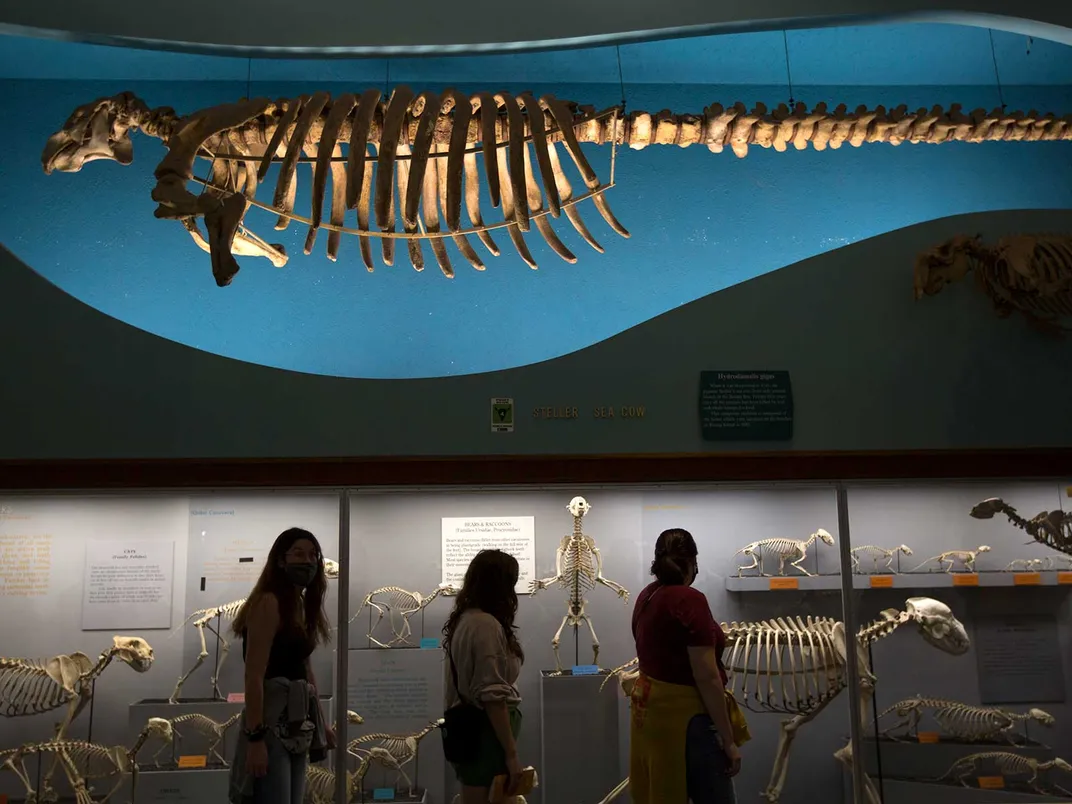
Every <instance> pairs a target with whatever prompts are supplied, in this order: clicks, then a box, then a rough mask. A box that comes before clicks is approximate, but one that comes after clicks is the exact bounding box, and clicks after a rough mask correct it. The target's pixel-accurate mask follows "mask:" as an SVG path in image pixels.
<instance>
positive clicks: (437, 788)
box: [0, 479, 1072, 804]
mask: <svg viewBox="0 0 1072 804" xmlns="http://www.w3.org/2000/svg"><path fill="white" fill-rule="evenodd" d="M578 498H581V499H582V500H583V503H581V502H578ZM1066 499H1067V498H1066V497H1065V486H1064V485H1062V483H1060V482H1059V481H1058V480H1056V479H1055V480H1040V481H1031V482H1028V481H1012V480H1010V481H972V482H967V481H964V482H939V481H933V482H912V483H905V482H899V483H877V482H875V483H850V484H845V485H842V484H835V483H809V484H791V483H765V484H752V485H727V484H721V485H714V484H709V485H661V486H649V487H644V486H637V485H619V486H584V487H582V486H568V487H567V486H544V487H498V488H456V487H450V488H446V487H438V488H430V489H423V488H421V489H418V488H399V489H376V490H372V489H369V490H365V489H361V490H357V489H354V490H345V491H332V492H326V493H325V492H306V491H303V490H278V491H272V492H263V491H227V492H216V493H211V492H202V491H197V492H194V493H186V494H177V493H168V494H163V493H134V492H131V493H123V494H110V495H93V496H89V495H76V494H34V495H29V494H8V495H4V494H0V597H2V598H3V606H4V613H5V616H4V618H3V626H2V627H3V629H4V630H3V635H2V636H3V645H4V647H3V649H2V650H0V653H2V654H3V656H4V657H5V658H3V659H0V714H2V715H3V717H0V756H2V757H3V759H2V760H0V795H4V796H6V797H7V800H9V801H25V800H27V798H32V797H36V800H37V801H48V800H57V799H58V800H62V801H66V800H74V792H73V785H76V784H77V783H78V782H79V780H80V779H83V777H84V781H86V782H87V783H88V786H89V788H90V789H91V790H90V795H91V797H92V800H93V801H100V800H101V799H102V798H103V797H104V796H105V795H106V794H107V793H108V791H110V790H112V789H113V788H114V789H115V791H116V792H115V793H114V795H113V796H112V799H110V800H116V801H133V802H135V804H156V803H157V802H160V803H162V802H176V801H190V802H203V801H223V800H225V797H226V795H227V785H228V772H229V771H228V767H227V763H228V762H229V761H230V759H231V757H232V752H233V750H234V740H235V738H236V736H237V733H238V726H237V725H236V723H235V716H236V715H237V714H239V713H240V712H241V709H242V705H243V696H242V690H243V681H242V666H243V663H242V656H241V641H240V640H238V639H236V637H235V636H234V635H233V633H232V632H231V630H230V623H231V618H233V616H234V613H235V611H236V610H237V605H236V604H237V603H239V602H240V601H241V600H242V599H243V598H244V597H245V596H246V595H247V594H248V593H249V591H250V589H251V588H252V585H253V583H254V581H255V578H256V575H257V573H258V572H259V570H260V568H261V567H262V565H263V562H264V559H265V556H266V554H267V550H268V548H269V547H270V545H271V543H272V541H273V540H274V539H275V537H276V536H277V535H278V534H279V533H280V532H281V531H283V530H285V529H286V528H289V527H292V526H300V527H303V528H306V529H308V530H310V531H312V532H313V533H314V534H315V535H316V536H317V537H318V538H319V540H320V541H321V545H322V549H323V553H324V556H325V558H326V559H329V560H330V561H331V562H332V563H334V562H338V567H337V571H336V569H335V568H334V567H332V568H331V572H330V573H329V577H330V580H329V582H328V583H329V587H328V597H327V606H328V612H329V616H330V619H331V622H332V626H333V628H334V629H335V638H334V639H333V640H332V643H331V644H330V645H327V646H325V647H322V648H320V649H318V651H317V652H316V653H315V654H314V660H313V667H314V671H315V674H316V680H317V686H318V691H319V693H320V694H321V696H322V699H323V704H324V709H325V712H326V713H328V715H329V717H331V718H332V719H333V720H335V721H336V722H338V723H340V725H341V726H342V731H341V733H340V734H339V750H337V751H336V752H334V753H333V755H329V758H328V760H327V761H326V762H324V763H322V764H320V765H315V766H313V767H312V769H311V770H310V771H309V774H310V775H309V780H310V786H309V788H308V798H309V800H314V798H315V800H316V801H318V802H319V801H340V802H341V801H343V800H346V799H347V798H348V800H349V801H354V802H362V801H387V802H428V803H429V804H446V803H447V802H450V801H452V799H453V798H454V796H455V794H456V793H457V792H458V788H457V785H456V783H455V781H454V778H453V774H452V772H451V769H450V768H449V766H447V765H446V763H445V762H444V760H443V755H442V750H441V746H440V737H439V735H438V734H437V727H438V723H439V718H440V717H441V715H442V710H443V685H444V677H445V674H444V664H443V652H442V649H441V638H442V628H443V624H444V622H445V620H446V617H447V615H448V614H449V612H450V610H451V607H452V606H453V603H454V596H453V592H454V591H455V590H456V588H457V587H458V586H459V585H460V583H461V579H462V576H463V574H464V571H465V568H466V566H467V565H468V562H469V560H470V559H471V558H472V556H473V555H475V553H476V552H477V551H478V550H480V549H482V548H485V547H498V548H501V549H504V550H506V551H508V552H510V553H511V554H513V555H514V556H516V557H517V559H518V562H519V565H520V568H521V575H520V579H519V582H518V592H519V595H520V606H519V613H518V624H519V627H520V628H519V634H520V638H521V640H522V643H523V645H524V647H525V652H526V660H525V665H524V669H523V671H522V676H521V680H520V688H521V694H522V698H523V703H522V706H521V708H522V712H523V717H524V719H523V726H522V731H521V737H520V740H519V751H520V754H521V760H522V763H523V764H528V765H532V766H534V767H535V768H536V769H537V771H538V773H539V779H540V786H539V787H538V788H537V789H536V790H535V791H533V793H532V795H530V796H528V800H529V802H532V804H555V803H557V802H561V801H576V802H579V803H580V804H583V803H584V802H589V803H590V804H600V802H604V803H605V804H609V802H610V801H612V800H613V801H618V802H623V803H624V802H628V801H629V790H628V785H626V784H623V782H624V781H625V780H626V779H627V776H628V755H629V716H628V701H627V700H626V698H625V696H624V695H623V693H622V685H621V684H620V682H621V681H622V680H623V679H627V678H628V677H629V674H630V672H631V671H632V669H633V668H632V664H631V663H632V660H633V659H634V656H635V646H634V642H633V638H632V633H631V627H630V622H631V614H632V606H633V601H634V599H635V597H636V595H637V594H638V593H639V592H640V591H641V590H642V589H643V588H644V587H645V586H646V585H647V584H648V583H649V582H650V581H651V577H650V575H649V565H650V563H651V559H652V554H653V549H654V543H655V539H656V538H657V537H658V535H659V533H660V532H662V531H663V530H665V529H668V528H685V529H687V530H689V531H690V532H691V533H692V534H693V536H694V537H695V540H696V542H697V545H698V548H699V576H698V578H697V580H696V582H695V586H696V588H698V589H700V590H701V591H702V592H703V593H704V594H705V595H706V597H707V600H708V602H709V604H710V606H711V610H712V612H713V614H714V616H715V617H716V619H718V620H719V621H720V622H722V623H723V627H724V629H725V630H726V632H727V636H728V641H729V644H728V647H727V650H726V652H725V654H724V661H725V663H726V666H727V669H728V671H729V674H730V688H731V689H732V691H733V692H734V695H735V697H736V698H737V700H738V702H739V703H740V704H741V706H742V707H744V709H745V713H746V716H747V718H748V722H749V727H750V730H751V733H752V739H751V741H749V742H748V743H747V744H745V745H744V746H743V747H742V754H743V756H744V762H743V767H742V771H741V773H740V775H739V776H738V777H737V778H736V788H737V795H738V797H739V798H741V799H742V800H747V799H748V798H750V797H755V796H761V797H764V798H765V800H767V801H771V802H773V801H780V802H784V803H785V804H803V802H806V801H812V800H815V799H816V798H817V797H821V798H822V800H824V801H839V800H842V801H850V802H851V801H858V802H860V803H861V804H865V803H866V804H873V803H874V802H878V801H881V802H883V804H899V803H900V802H907V801H909V800H911V801H912V802H913V804H919V803H920V802H925V801H936V802H937V801H943V802H946V801H953V802H956V801H965V802H969V801H970V802H987V801H995V802H997V801H1018V802H1031V801H1053V800H1065V799H1067V798H1070V797H1072V795H1070V794H1069V792H1068V790H1070V789H1072V769H1070V767H1069V765H1068V764H1067V763H1066V761H1065V758H1067V757H1068V755H1069V754H1072V750H1070V747H1069V743H1070V741H1072V725H1070V723H1069V717H1068V713H1067V712H1066V709H1065V706H1066V704H1065V701H1066V697H1067V688H1068V681H1067V679H1066V675H1065V669H1064V660H1065V656H1066V654H1067V652H1068V645H1069V639H1068V637H1069V631H1068V622H1069V597H1068V594H1067V592H1068V588H1069V584H1072V553H1070V551H1072V539H1070V536H1072V520H1070V518H1068V515H1066V514H1065V513H1064V509H1065V506H1066ZM575 568H579V569H575ZM575 571H576V572H581V573H584V572H589V571H590V572H591V573H592V577H591V578H590V579H589V580H588V581H584V580H583V579H582V580H580V581H577V579H575V578H574V577H573V575H572V574H571V573H573V572H575ZM848 635H855V636H848ZM61 724H62V725H63V736H64V740H65V742H64V743H63V745H64V746H66V747H65V748H63V749H62V751H61V750H60V748H58V744H57V743H56V742H54V739H53V738H54V737H55V735H56V730H57V726H58V725H61ZM117 746H118V747H122V749H121V751H119V752H116V751H114V750H112V749H114V748H115V747H117ZM344 748H345V750H343V749H344ZM64 751H66V752H67V753H68V754H70V756H71V757H72V760H73V761H72V762H70V763H67V762H66V761H64V760H63V756H61V754H62V753H63V752H64ZM71 752H73V753H71ZM79 752H81V753H79ZM109 752H110V753H109ZM108 756H111V757H120V759H117V760H116V761H115V762H113V763H112V765H108V764H107V761H105V760H106V757H108ZM102 757H104V758H105V759H101V758H102ZM121 757H132V758H133V761H134V762H136V763H137V767H138V769H139V773H138V774H137V775H136V776H134V775H132V774H130V773H129V771H130V769H131V766H130V763H129V762H127V763H124V762H123V761H122V760H121ZM5 763H6V764H5ZM343 766H345V768H346V771H347V777H346V779H347V780H349V781H350V783H349V784H342V785H337V784H336V782H335V771H336V770H341V769H342V767H343ZM854 769H855V775H854V773H853V770H854ZM79 774H81V775H79ZM314 788H315V789H314ZM314 793H315V794H316V795H315V796H314ZM325 795H326V796H327V798H324V796H325Z"/></svg>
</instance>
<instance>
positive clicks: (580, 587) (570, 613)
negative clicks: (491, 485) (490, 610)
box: [531, 497, 629, 674]
mask: <svg viewBox="0 0 1072 804" xmlns="http://www.w3.org/2000/svg"><path fill="white" fill-rule="evenodd" d="M566 510H568V511H569V512H570V516H572V517H573V533H571V534H569V535H568V536H563V537H562V541H561V542H559V544H558V550H556V551H555V574H554V575H552V576H551V577H550V578H543V579H541V580H534V581H532V585H531V591H532V593H533V594H535V593H536V592H538V591H539V590H540V589H546V588H547V587H549V586H551V584H554V583H557V584H559V585H560V586H563V587H565V588H566V589H568V590H569V600H568V601H567V603H566V615H565V616H564V617H563V618H562V622H561V624H559V626H558V630H557V631H555V635H554V637H552V639H551V647H552V648H553V649H554V652H555V671H554V672H555V673H556V674H558V673H561V672H562V659H561V658H560V657H559V654H558V647H559V645H560V644H561V642H562V631H563V630H565V628H566V626H567V625H568V626H570V628H572V629H573V631H574V634H576V632H577V629H578V628H579V627H580V625H581V623H584V624H585V625H587V626H588V630H589V632H590V633H591V634H592V664H594V665H596V666H598V665H599V637H597V636H596V629H595V626H594V625H592V619H591V617H589V616H588V614H587V613H586V612H585V606H586V605H587V603H588V601H587V600H585V598H584V596H585V594H586V593H587V592H588V591H589V590H591V589H593V588H595V585H596V584H602V585H603V586H605V587H607V588H608V589H611V590H613V591H614V593H615V594H616V595H618V597H620V598H621V599H622V600H623V601H625V602H628V601H629V590H628V589H626V588H625V587H624V586H622V585H621V584H618V583H615V582H614V581H612V580H609V579H607V578H604V577H603V556H602V554H601V553H600V552H599V548H598V547H596V542H595V539H593V538H592V537H591V536H588V535H586V534H585V533H584V530H583V528H582V526H581V520H582V519H584V517H585V515H586V514H587V513H588V512H589V511H591V510H592V506H591V505H589V504H588V501H587V500H586V499H585V498H584V497H574V498H573V499H572V500H570V501H569V505H567V506H566Z"/></svg>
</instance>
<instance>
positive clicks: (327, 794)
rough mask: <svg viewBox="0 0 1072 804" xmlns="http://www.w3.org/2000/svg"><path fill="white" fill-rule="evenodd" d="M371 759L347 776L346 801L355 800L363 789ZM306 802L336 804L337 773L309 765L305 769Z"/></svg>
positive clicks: (362, 762) (367, 758)
mask: <svg viewBox="0 0 1072 804" xmlns="http://www.w3.org/2000/svg"><path fill="white" fill-rule="evenodd" d="M371 763H372V760H371V758H369V757H366V758H365V759H363V760H361V763H360V764H359V765H358V766H357V769H356V770H354V771H352V772H348V773H347V774H346V801H347V803H349V802H350V801H352V800H353V798H354V793H356V792H357V791H358V790H360V789H361V783H362V782H363V781H364V780H365V776H366V774H368V770H369V765H370V764H371ZM305 801H306V802H308V804H334V802H335V772H334V771H331V770H328V769H327V768H324V767H321V766H320V765H308V766H306V768H305Z"/></svg>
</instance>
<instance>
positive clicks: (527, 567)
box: [442, 516, 536, 595]
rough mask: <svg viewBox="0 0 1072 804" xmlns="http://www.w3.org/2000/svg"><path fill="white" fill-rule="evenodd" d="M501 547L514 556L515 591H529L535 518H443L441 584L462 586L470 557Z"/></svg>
mask: <svg viewBox="0 0 1072 804" xmlns="http://www.w3.org/2000/svg"><path fill="white" fill-rule="evenodd" d="M492 549H494V550H502V551H503V552H504V553H509V554H510V555H512V556H513V557H514V558H516V559H517V563H518V565H519V566H520V569H521V572H520V574H519V575H518V579H517V586H516V587H515V589H516V590H517V593H518V594H519V595H520V594H528V592H529V581H531V580H532V579H533V578H535V577H536V517H534V516H487V517H479V516H474V517H469V516H456V517H455V516H445V517H443V540H442V550H443V555H442V560H443V564H442V567H443V583H452V584H454V585H455V586H457V587H459V588H460V587H461V585H462V581H463V580H464V579H465V571H466V569H468V568H469V562H470V561H472V560H473V556H475V555H476V554H477V553H479V552H480V551H481V550H492Z"/></svg>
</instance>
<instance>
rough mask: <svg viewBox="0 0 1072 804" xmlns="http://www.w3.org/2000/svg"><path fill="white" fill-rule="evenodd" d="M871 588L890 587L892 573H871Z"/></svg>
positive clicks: (891, 584)
mask: <svg viewBox="0 0 1072 804" xmlns="http://www.w3.org/2000/svg"><path fill="white" fill-rule="evenodd" d="M871 588H872V589H892V588H893V576H892V575H872V576H871Z"/></svg>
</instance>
